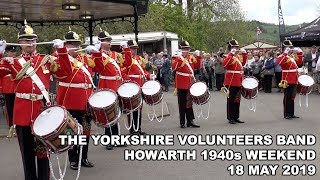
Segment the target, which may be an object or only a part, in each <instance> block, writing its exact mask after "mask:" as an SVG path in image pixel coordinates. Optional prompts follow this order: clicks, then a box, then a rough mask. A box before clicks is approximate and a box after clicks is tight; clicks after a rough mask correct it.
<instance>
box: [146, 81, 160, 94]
mask: <svg viewBox="0 0 320 180" xmlns="http://www.w3.org/2000/svg"><path fill="white" fill-rule="evenodd" d="M160 89H161V85H160V84H159V83H158V82H157V81H147V82H146V83H144V84H143V86H142V93H143V94H145V95H154V94H157V93H158V92H159V91H160Z"/></svg>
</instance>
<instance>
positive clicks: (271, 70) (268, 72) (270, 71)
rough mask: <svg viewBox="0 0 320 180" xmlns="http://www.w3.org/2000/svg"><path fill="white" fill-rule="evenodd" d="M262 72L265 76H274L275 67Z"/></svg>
mask: <svg viewBox="0 0 320 180" xmlns="http://www.w3.org/2000/svg"><path fill="white" fill-rule="evenodd" d="M262 74H263V75H264V76H268V75H271V76H273V75H274V68H271V69H264V70H263V73H262Z"/></svg>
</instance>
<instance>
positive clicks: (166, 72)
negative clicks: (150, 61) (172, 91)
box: [161, 53, 171, 92]
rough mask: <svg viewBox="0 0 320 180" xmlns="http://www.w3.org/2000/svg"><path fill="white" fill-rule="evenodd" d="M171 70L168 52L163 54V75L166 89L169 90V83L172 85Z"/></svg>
mask: <svg viewBox="0 0 320 180" xmlns="http://www.w3.org/2000/svg"><path fill="white" fill-rule="evenodd" d="M170 70H171V62H170V60H169V58H168V54H167V53H164V54H163V65H162V71H161V73H162V77H163V84H164V88H165V89H164V91H166V92H168V91H169V85H170V74H171V73H170Z"/></svg>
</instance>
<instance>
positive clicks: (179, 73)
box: [172, 56, 194, 89]
mask: <svg viewBox="0 0 320 180" xmlns="http://www.w3.org/2000/svg"><path fill="white" fill-rule="evenodd" d="M188 57H189V58H190V56H187V58H188ZM172 68H173V70H174V71H176V78H175V80H176V81H175V88H177V89H190V87H191V84H192V83H193V81H194V74H193V67H192V65H191V64H190V63H189V60H188V59H186V58H183V57H177V56H173V57H172Z"/></svg>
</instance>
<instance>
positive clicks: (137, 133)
mask: <svg viewBox="0 0 320 180" xmlns="http://www.w3.org/2000/svg"><path fill="white" fill-rule="evenodd" d="M130 134H131V135H139V132H138V131H137V132H136V131H132V132H130Z"/></svg>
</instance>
